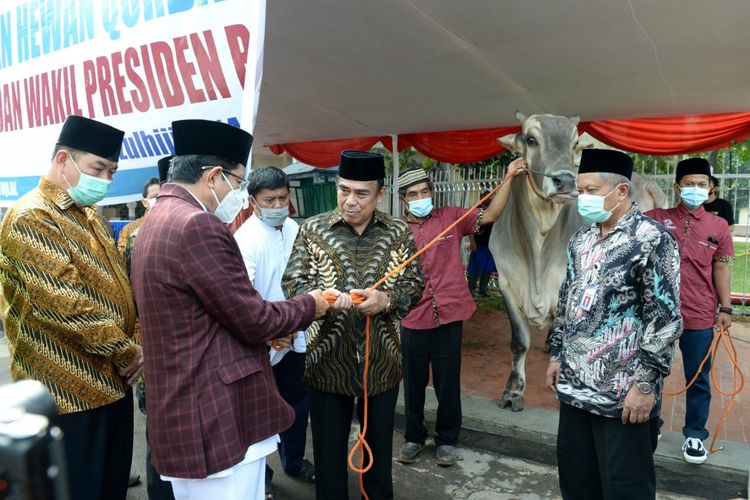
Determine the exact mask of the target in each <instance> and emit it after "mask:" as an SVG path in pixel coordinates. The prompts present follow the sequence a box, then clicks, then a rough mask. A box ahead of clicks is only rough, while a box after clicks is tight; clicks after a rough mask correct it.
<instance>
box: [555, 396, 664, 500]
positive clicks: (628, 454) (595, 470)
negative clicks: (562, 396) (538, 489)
mask: <svg viewBox="0 0 750 500" xmlns="http://www.w3.org/2000/svg"><path fill="white" fill-rule="evenodd" d="M658 428H659V426H658V424H657V419H656V418H652V419H651V420H649V421H648V422H645V423H642V424H623V423H622V421H621V420H620V419H619V418H608V417H601V416H598V415H594V414H592V413H589V412H587V411H583V410H579V409H578V408H574V407H572V406H570V405H568V404H565V403H561V404H560V425H559V428H558V431H557V467H558V470H559V475H560V492H561V493H562V497H563V499H570V500H589V499H591V500H631V499H632V500H648V499H650V498H651V499H653V498H655V497H656V477H655V472H654V450H655V449H656V442H657V433H658Z"/></svg>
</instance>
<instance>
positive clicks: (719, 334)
mask: <svg viewBox="0 0 750 500" xmlns="http://www.w3.org/2000/svg"><path fill="white" fill-rule="evenodd" d="M720 342H721V343H722V344H723V345H724V349H725V350H726V352H727V355H728V356H729V361H731V363H732V391H731V392H724V391H722V390H721V386H720V385H719V383H718V382H717V381H716V354H717V352H718V350H719V343H720ZM709 359H711V371H710V378H711V383H712V384H713V386H714V387H715V388H716V392H718V393H719V394H721V395H722V396H726V397H729V398H731V399H730V400H729V404H728V405H727V407H726V408H724V411H723V412H722V413H721V416H720V417H719V421H718V422H717V423H716V429H715V430H714V436H713V438H712V439H711V446H709V451H710V452H711V453H716V452H717V451H721V450H723V449H724V447H723V446H721V447H719V448H714V444H715V443H716V438H717V437H718V436H719V431H720V430H721V427H722V425H723V424H724V421H725V420H726V418H727V415H728V414H729V411H730V410H731V409H732V405H734V400H735V398H736V397H737V395H738V394H739V393H740V391H742V388H743V387H745V376H744V375H743V373H742V367H740V362H739V356H738V355H737V348H736V347H735V345H734V340H733V339H732V335H731V332H730V330H729V328H727V329H726V331H725V330H724V327H723V326H722V327H720V328H719V329H718V330H716V331H715V332H714V338H713V340H712V341H711V345H710V346H709V348H708V352H706V356H705V357H704V358H703V361H701V364H700V365H699V366H698V369H697V370H696V372H695V375H694V376H693V379H692V380H691V381H690V382H688V383H687V384H686V385H685V387H683V388H682V389H680V390H679V391H677V392H667V391H664V395H665V396H679V395H680V394H683V393H684V392H687V390H688V389H690V388H691V387H692V386H693V384H695V381H696V380H698V376H699V375H700V373H701V370H702V369H703V367H704V366H705V364H706V363H707V362H708V360H709Z"/></svg>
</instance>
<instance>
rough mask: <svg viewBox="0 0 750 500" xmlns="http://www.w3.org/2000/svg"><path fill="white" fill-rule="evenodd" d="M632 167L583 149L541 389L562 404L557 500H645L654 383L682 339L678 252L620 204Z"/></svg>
mask: <svg viewBox="0 0 750 500" xmlns="http://www.w3.org/2000/svg"><path fill="white" fill-rule="evenodd" d="M632 170H633V162H632V160H631V158H630V157H629V156H627V155H626V154H624V153H620V152H618V151H606V150H586V151H584V152H583V155H582V158H581V164H580V168H579V171H578V179H577V182H578V190H579V192H580V193H581V194H580V195H579V197H578V212H579V213H580V214H581V216H582V217H583V219H584V221H586V222H587V223H588V224H586V225H584V226H583V227H581V228H580V229H579V230H578V231H577V232H576V233H575V234H574V235H573V237H572V238H571V240H570V243H569V245H568V264H567V276H566V279H565V281H564V283H563V286H562V288H561V289H560V297H559V301H558V307H557V318H556V320H555V325H554V329H553V334H552V337H551V347H552V353H551V357H550V364H549V368H548V369H547V384H548V386H549V387H550V388H551V389H552V390H554V391H556V392H557V397H558V399H559V400H560V403H561V404H560V424H559V429H558V442H557V450H558V451H557V454H558V467H559V472H560V490H561V493H562V496H563V498H566V499H568V498H570V499H576V500H580V499H589V498H591V499H599V498H605V499H606V498H638V499H648V498H654V496H655V490H656V485H655V474H654V462H653V450H654V449H655V447H656V437H657V430H658V426H657V415H658V408H659V402H660V398H661V389H662V381H663V379H664V377H666V376H667V375H668V374H669V370H670V367H671V364H672V355H673V353H674V342H675V340H677V339H678V337H679V336H680V332H681V331H682V319H681V317H680V298H679V288H678V287H679V272H680V256H679V253H678V250H677V244H676V243H675V241H674V239H673V238H672V236H671V234H670V233H669V231H667V230H666V229H664V228H663V227H662V226H660V225H659V224H658V223H656V222H655V221H654V220H653V219H651V218H649V217H646V216H644V215H643V214H642V213H641V212H640V210H639V209H638V206H637V205H636V204H635V203H633V202H632V201H631V199H630V190H631V186H630V176H631V174H632Z"/></svg>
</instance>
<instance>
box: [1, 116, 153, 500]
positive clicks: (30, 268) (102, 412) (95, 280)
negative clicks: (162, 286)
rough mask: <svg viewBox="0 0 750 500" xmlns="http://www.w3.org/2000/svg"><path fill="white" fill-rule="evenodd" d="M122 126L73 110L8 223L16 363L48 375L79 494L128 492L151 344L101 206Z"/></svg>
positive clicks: (6, 271) (6, 256)
mask: <svg viewBox="0 0 750 500" xmlns="http://www.w3.org/2000/svg"><path fill="white" fill-rule="evenodd" d="M122 138H123V132H122V131H120V130H117V129H115V128H112V127H110V126H108V125H105V124H103V123H99V122H96V121H93V120H89V119H87V118H82V117H80V116H70V117H68V119H67V120H66V122H65V124H64V125H63V128H62V131H61V133H60V138H59V139H58V142H57V144H56V147H55V149H54V154H53V157H52V162H51V165H50V168H49V170H48V172H47V175H46V176H42V178H41V179H40V181H39V185H38V186H37V187H36V188H35V189H33V190H32V191H30V192H29V193H27V194H26V195H24V196H23V197H22V198H21V199H20V200H19V201H18V202H17V203H16V204H15V205H14V206H13V207H12V208H11V209H10V210H9V211H8V213H7V214H6V216H5V218H4V219H3V221H2V225H0V286H1V287H2V296H1V297H0V305H1V308H0V312H1V313H2V316H3V321H4V324H5V331H6V334H7V337H8V347H9V350H10V356H11V360H10V364H11V375H12V376H13V379H15V380H22V379H32V380H38V381H40V382H41V383H43V384H44V385H45V386H46V387H47V389H48V390H49V391H50V393H51V394H52V396H53V397H54V398H55V401H56V403H57V408H58V411H59V413H60V417H59V418H58V421H57V422H56V423H57V425H59V427H60V428H61V429H62V430H63V432H64V443H65V455H66V461H67V468H68V482H69V484H70V491H71V498H73V499H75V500H88V499H108V500H110V499H111V500H124V499H125V497H126V492H127V486H128V475H129V472H130V462H131V457H132V448H133V397H132V392H131V389H130V387H131V386H132V385H133V384H134V383H135V382H136V380H137V379H138V377H139V376H140V373H141V371H142V367H143V354H142V350H141V347H140V346H139V345H138V341H139V339H138V338H137V337H138V335H137V320H136V311H135V305H134V303H133V296H132V292H131V290H130V283H129V281H128V276H127V273H126V271H125V263H124V261H123V258H122V256H121V255H120V253H119V252H118V251H117V249H116V248H115V244H114V241H113V240H112V237H111V235H110V232H109V230H108V228H107V226H106V223H105V222H104V220H102V218H101V217H100V216H99V215H98V214H97V212H96V208H95V207H94V206H93V205H94V204H96V203H98V202H100V201H101V200H102V199H103V198H104V197H105V196H106V193H107V190H108V188H109V184H110V183H111V182H112V176H113V175H114V173H115V171H116V170H117V161H118V159H119V154H120V147H121V145H122Z"/></svg>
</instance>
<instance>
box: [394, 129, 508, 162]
mask: <svg viewBox="0 0 750 500" xmlns="http://www.w3.org/2000/svg"><path fill="white" fill-rule="evenodd" d="M519 130H520V127H505V128H486V129H480V130H467V131H455V132H432V133H427V134H405V135H404V136H403V138H404V141H405V142H409V143H411V145H412V146H413V147H414V149H416V150H417V151H419V152H420V153H422V154H423V155H425V156H426V157H428V158H432V159H433V160H437V161H444V162H450V163H474V162H476V161H482V160H486V159H488V158H492V157H493V156H497V155H498V154H500V153H501V152H502V151H503V150H504V149H505V148H503V147H502V146H501V145H500V143H499V142H497V140H498V139H499V138H500V137H503V136H504V135H508V134H515V133H516V132H518V131H519ZM401 137H402V136H399V138H398V142H399V145H400V143H401Z"/></svg>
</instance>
